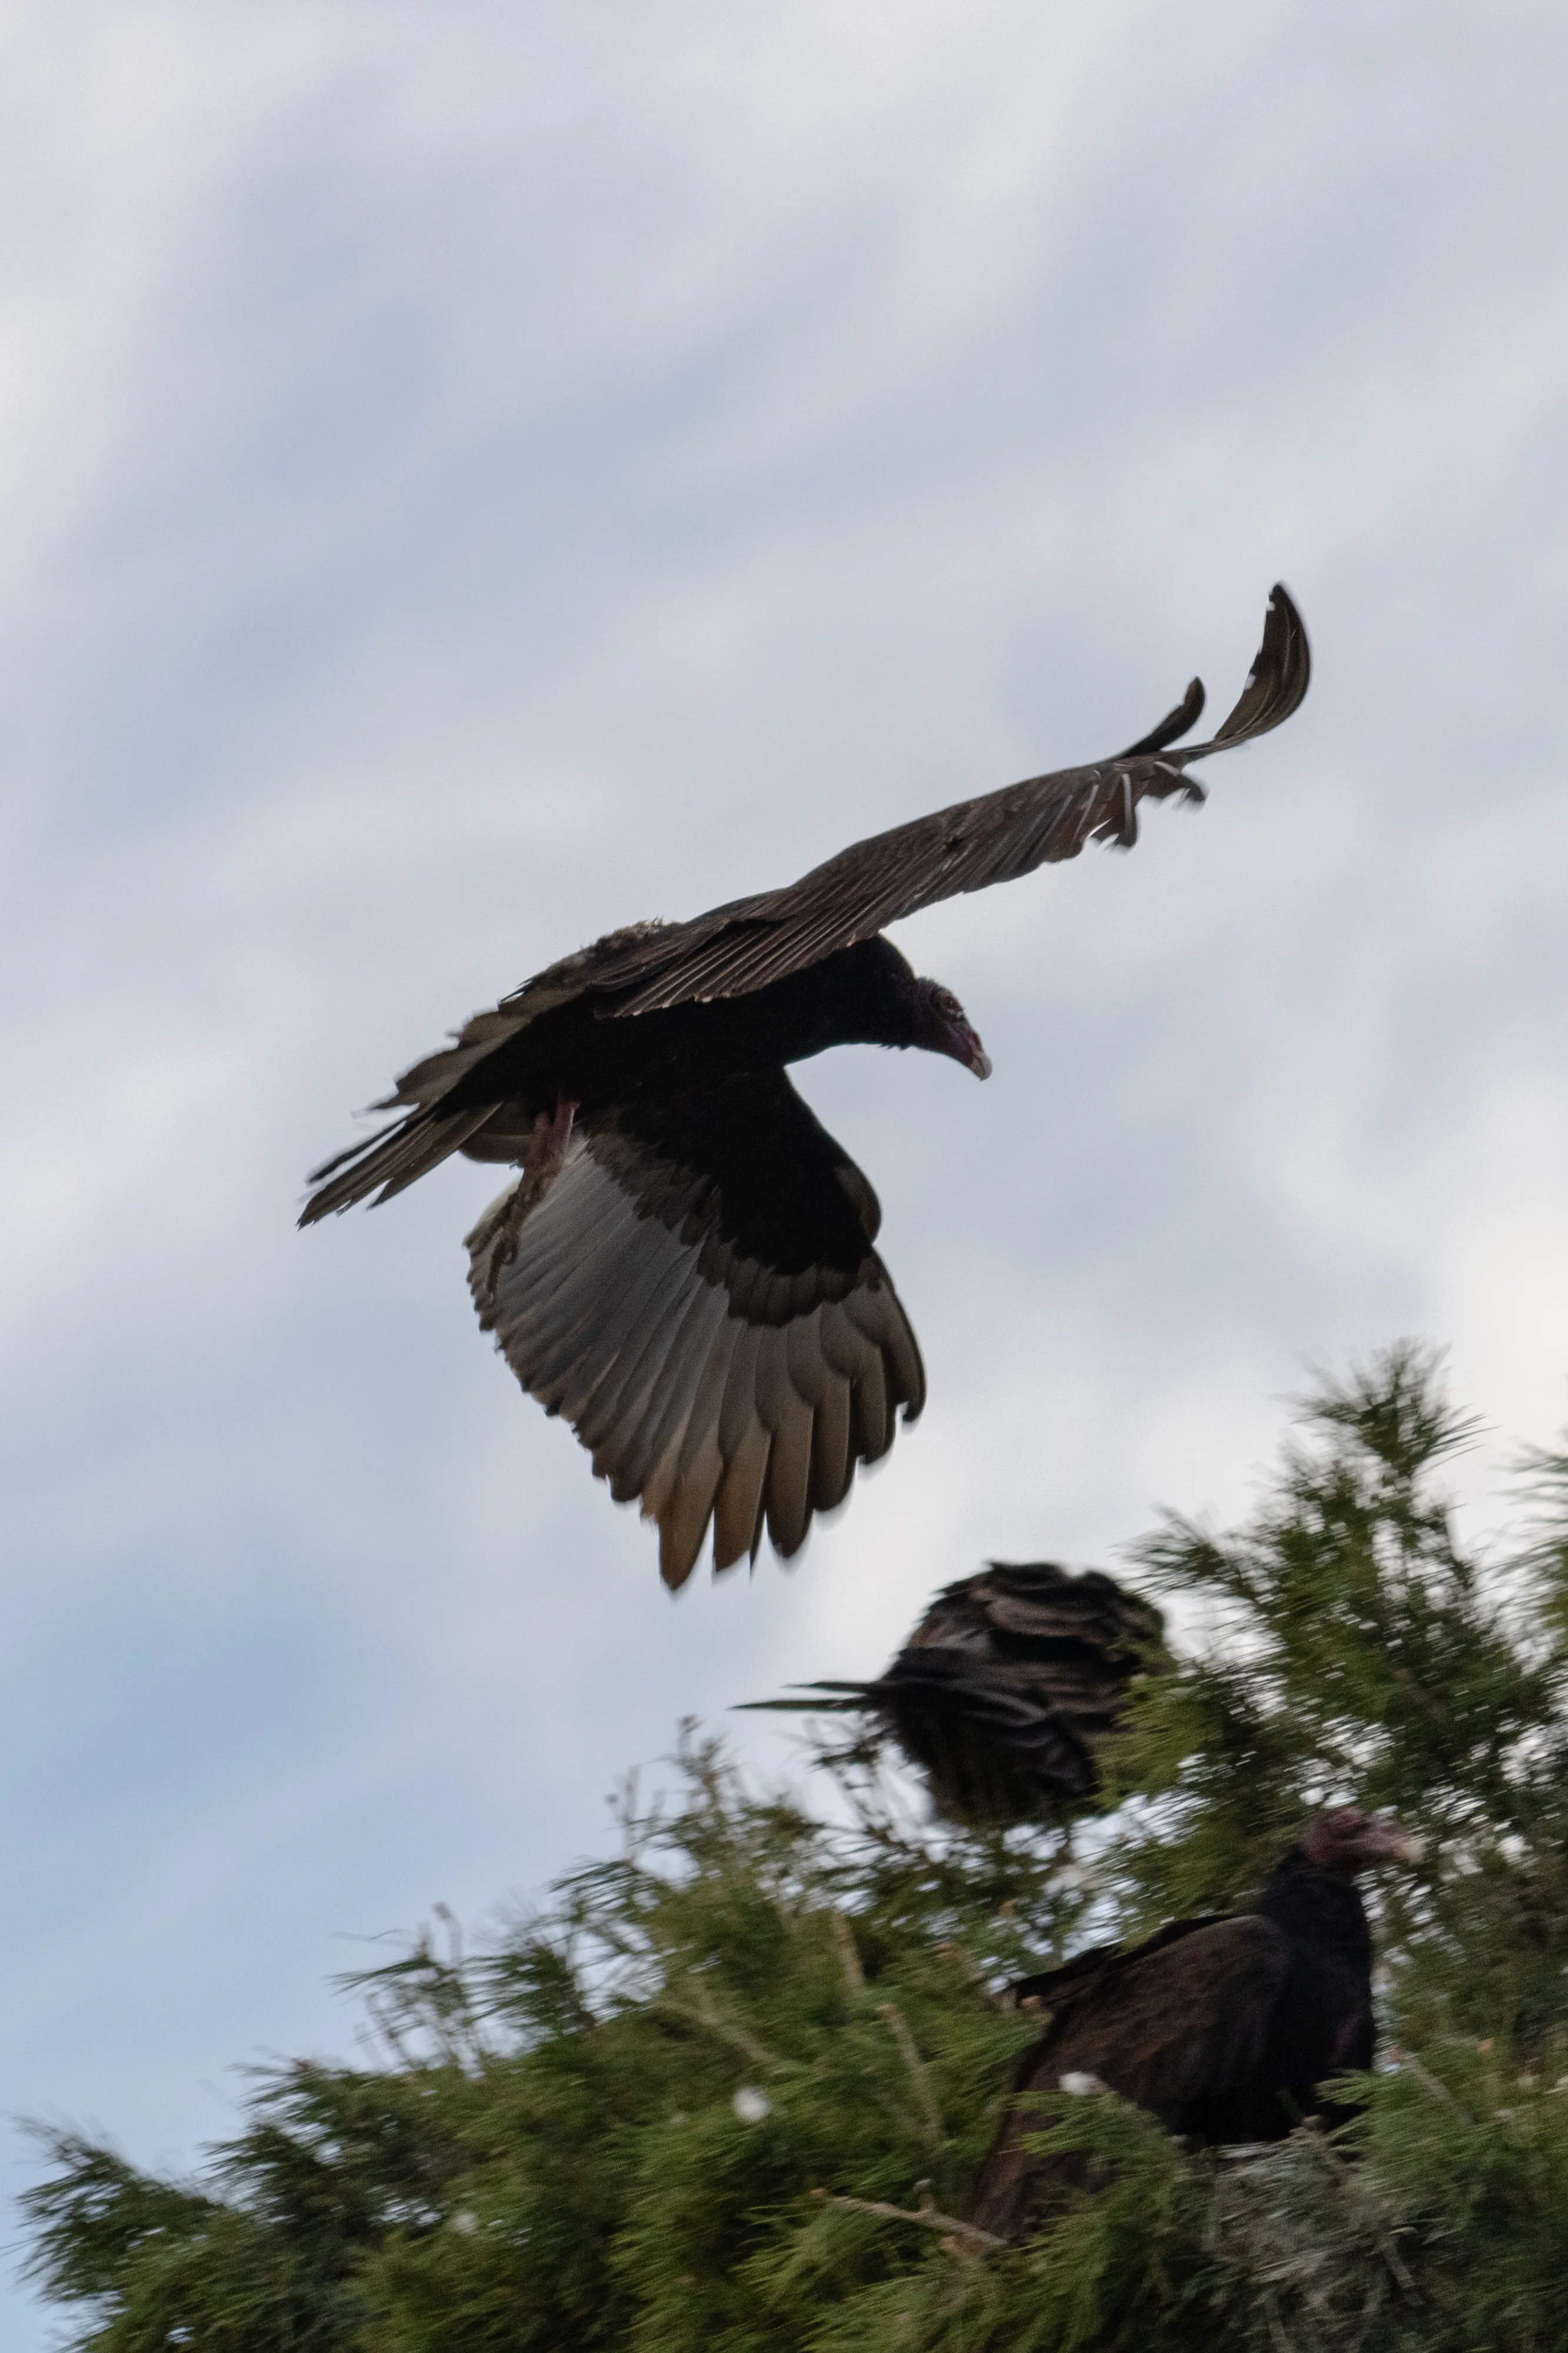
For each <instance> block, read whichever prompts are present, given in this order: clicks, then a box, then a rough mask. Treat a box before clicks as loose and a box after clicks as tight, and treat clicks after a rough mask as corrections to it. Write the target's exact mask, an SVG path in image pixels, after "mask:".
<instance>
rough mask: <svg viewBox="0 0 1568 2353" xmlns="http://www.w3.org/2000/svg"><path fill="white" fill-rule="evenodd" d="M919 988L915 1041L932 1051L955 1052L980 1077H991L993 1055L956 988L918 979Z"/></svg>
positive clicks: (968, 1069)
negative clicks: (982, 1041)
mask: <svg viewBox="0 0 1568 2353" xmlns="http://www.w3.org/2000/svg"><path fill="white" fill-rule="evenodd" d="M915 990H916V994H917V997H918V998H919V1011H918V1017H917V1023H916V1029H915V1039H914V1042H915V1044H916V1045H917V1046H923V1047H924V1048H925V1050H926V1051H927V1052H928V1053H931V1054H951V1055H952V1059H953V1060H954V1061H955V1062H962V1063H963V1067H964V1069H965V1070H966V1071H973V1073H974V1075H975V1077H976V1078H977V1079H988V1078H989V1077H990V1076H991V1057H990V1055H989V1054H988V1053H987V1052H986V1050H985V1049H984V1046H983V1045H982V1044H981V1042H980V1037H979V1033H978V1031H976V1030H975V1029H972V1028H971V1026H970V1020H969V1016H968V1014H967V1013H965V1011H964V1009H963V1006H962V1005H960V1003H959V1001H958V999H957V997H954V995H953V993H952V989H951V988H943V987H942V983H941V981H940V980H918V981H916V983H915Z"/></svg>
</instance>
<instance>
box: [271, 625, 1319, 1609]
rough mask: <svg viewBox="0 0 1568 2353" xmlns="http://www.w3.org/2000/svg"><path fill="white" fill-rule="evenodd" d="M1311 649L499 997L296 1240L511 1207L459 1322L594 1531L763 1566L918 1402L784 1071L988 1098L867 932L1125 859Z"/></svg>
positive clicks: (881, 1273)
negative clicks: (1099, 756) (560, 1449)
mask: <svg viewBox="0 0 1568 2353" xmlns="http://www.w3.org/2000/svg"><path fill="white" fill-rule="evenodd" d="M1308 672H1309V660H1308V650H1307V638H1306V633H1305V631H1304V630H1303V628H1302V627H1301V622H1300V617H1299V616H1298V614H1297V612H1296V609H1295V607H1294V606H1293V605H1292V604H1291V602H1290V599H1289V596H1287V595H1286V593H1285V591H1284V589H1283V588H1276V589H1275V590H1274V592H1273V595H1272V596H1271V598H1270V600H1269V607H1268V617H1267V620H1266V622H1265V625H1264V631H1263V643H1262V646H1261V648H1260V649H1259V651H1258V659H1257V660H1256V662H1255V663H1254V665H1253V669H1252V672H1251V674H1250V676H1249V677H1248V679H1247V685H1246V687H1245V688H1244V690H1243V691H1242V695H1241V699H1240V701H1239V702H1237V706H1236V708H1235V710H1234V711H1233V712H1231V713H1230V716H1229V717H1228V718H1227V719H1226V722H1225V724H1224V725H1223V726H1222V727H1221V728H1220V729H1219V730H1218V732H1217V733H1215V736H1214V737H1213V738H1212V739H1211V740H1210V741H1209V742H1207V743H1203V744H1184V745H1183V746H1182V747H1181V748H1179V749H1173V748H1172V747H1173V745H1174V744H1175V739H1176V738H1177V737H1178V736H1179V735H1182V734H1184V733H1185V732H1186V730H1187V729H1188V728H1189V727H1191V726H1192V725H1193V724H1194V722H1195V720H1196V719H1197V717H1198V714H1199V712H1200V711H1201V710H1202V708H1203V702H1204V691H1203V688H1202V686H1201V685H1200V684H1199V682H1198V681H1196V680H1195V679H1194V681H1193V683H1192V685H1191V686H1190V687H1189V688H1188V689H1187V692H1186V695H1185V697H1184V700H1183V702H1182V703H1181V704H1180V706H1179V707H1178V708H1177V709H1176V710H1174V711H1173V712H1171V713H1170V714H1169V716H1168V717H1167V718H1165V719H1163V720H1162V721H1161V723H1160V724H1159V726H1158V727H1156V728H1154V729H1152V731H1151V733H1149V734H1147V735H1145V736H1143V737H1142V739H1141V740H1140V741H1139V742H1138V743H1136V744H1132V745H1131V746H1130V747H1129V749H1128V750H1127V751H1125V752H1121V753H1118V754H1115V755H1114V756H1112V757H1110V758H1108V759H1105V760H1101V761H1100V762H1099V763H1098V764H1097V765H1094V766H1092V767H1084V768H1068V769H1064V770H1062V771H1061V772H1060V773H1058V774H1057V775H1054V776H1037V777H1034V778H1032V779H1030V780H1029V781H1027V782H1026V783H1024V784H1017V785H1009V786H1005V788H1004V789H1003V790H1002V791H1000V792H994V793H989V794H985V795H983V796H982V797H981V798H979V799H978V800H972V801H962V802H960V803H958V804H957V805H956V806H955V807H952V808H948V809H942V810H939V811H938V812H937V813H936V814H935V815H934V816H931V817H925V818H917V819H916V820H915V821H914V822H913V823H912V824H910V825H902V826H896V827H894V828H893V829H892V830H891V831H890V832H888V833H881V834H877V835H874V836H873V837H872V838H871V839H869V840H867V841H861V842H857V843H856V844H855V845H854V846H853V848H851V849H845V850H841V851H840V852H839V854H838V856H837V858H831V859H829V860H828V861H827V863H826V865H824V866H818V867H816V868H814V869H813V871H811V872H810V873H809V874H807V875H805V876H804V877H803V879H802V880H801V881H798V882H795V883H792V884H790V885H789V887H788V888H787V889H784V890H782V891H771V892H763V893H761V894H760V895H758V896H757V897H755V898H751V899H737V900H734V901H732V902H731V904H730V905H728V906H724V907H716V908H714V909H713V910H712V911H711V913H709V914H706V915H698V916H696V917H694V918H693V919H692V920H691V921H690V922H689V923H634V924H632V925H630V926H629V927H627V928H626V930H623V931H618V932H611V933H609V934H607V935H606V936H605V938H604V939H602V940H598V941H595V944H593V946H591V947H586V948H583V949H580V950H579V951H578V953H577V954H576V955H570V956H566V957H565V958H563V961H562V962H561V963H559V964H555V965H551V966H550V967H549V969H548V970H547V971H544V972H542V973H540V974H538V975H537V976H535V977H534V978H533V979H532V980H530V981H526V982H525V983H524V984H523V986H522V987H521V988H519V989H517V990H515V991H514V992H513V994H512V995H511V996H510V997H503V998H502V1000H501V1002H500V1005H498V1006H497V1007H495V1008H494V1009H493V1010H492V1011H490V1012H488V1013H479V1014H476V1015H475V1016H474V1018H473V1019H472V1020H471V1021H469V1022H468V1024H467V1026H466V1027H465V1028H464V1029H461V1030H459V1031H458V1032H457V1033H456V1042H455V1043H454V1044H452V1045H451V1046H448V1047H447V1048H445V1049H443V1050H441V1051H440V1052H439V1053H436V1054H432V1055H430V1056H429V1057H428V1058H427V1059H426V1060H424V1061H422V1062H416V1064H415V1065H414V1067H413V1069H412V1070H410V1071H405V1073H404V1075H403V1077H402V1078H401V1079H400V1080H399V1081H398V1082H397V1085H396V1088H395V1091H394V1092H393V1093H392V1094H391V1095H389V1096H387V1097H386V1098H385V1100H384V1103H382V1104H380V1105H379V1106H378V1108H380V1109H382V1110H394V1111H397V1112H400V1113H402V1114H403V1116H402V1117H401V1118H400V1119H398V1120H397V1122H396V1123H395V1124H394V1125H393V1126H391V1127H390V1128H386V1129H384V1130H382V1131H381V1132H380V1133H379V1134H375V1135H374V1136H371V1137H368V1138H367V1139H365V1140H364V1141H363V1142H362V1143H359V1144H355V1145H351V1146H350V1147H349V1149H348V1150H347V1151H346V1152H342V1153H340V1154H339V1155H337V1157H336V1158H335V1159H332V1160H329V1161H327V1162H326V1163H325V1164H324V1166H321V1167H320V1168H318V1169H316V1170H315V1171H314V1173H313V1175H312V1176H311V1179H310V1181H311V1183H312V1184H313V1185H314V1186H315V1187H316V1190H315V1191H314V1192H313V1193H312V1194H311V1195H310V1199H309V1201H308V1202H307V1203H306V1206H305V1209H304V1213H303V1216H302V1218H301V1220H300V1222H301V1224H305V1225H309V1224H310V1223H312V1222H313V1221H314V1220H315V1219H318V1218H324V1217H325V1216H327V1215H328V1213H329V1212H330V1211H332V1210H337V1209H346V1208H348V1207H349V1205H350V1204H351V1203H352V1202H354V1201H359V1200H363V1198H365V1197H366V1196H367V1195H369V1194H374V1196H375V1198H377V1199H378V1200H383V1201H384V1200H386V1199H388V1198H390V1197H391V1196H392V1195H393V1194H394V1193H400V1192H401V1191H402V1190H403V1188H404V1187H405V1186H407V1185H412V1184H413V1183H414V1181H415V1179H416V1177H419V1176H424V1175H425V1173H426V1170H427V1169H431V1168H434V1167H435V1166H437V1164H438V1163H439V1162H440V1161H443V1160H445V1159H446V1158H447V1156H448V1155H449V1154H451V1153H454V1152H462V1153H466V1154H467V1155H468V1157H469V1158H470V1159H475V1160H496V1161H510V1162H511V1163H513V1164H514V1165H516V1166H519V1167H520V1168H521V1171H522V1175H521V1179H520V1181H519V1182H518V1183H517V1184H515V1185H514V1186H513V1187H511V1188H510V1191H509V1192H508V1193H506V1194H504V1195H503V1196H502V1197H501V1198H500V1199H499V1200H497V1201H496V1202H495V1203H494V1204H493V1206H492V1207H491V1208H489V1210H488V1211H487V1212H486V1214H485V1215H484V1217H482V1218H481V1219H480V1220H479V1224H478V1225H477V1226H476V1227H475V1229H474V1230H473V1232H472V1233H471V1234H470V1235H469V1236H468V1252H469V1262H470V1271H469V1282H470V1285H471V1287H472V1290H473V1293H474V1298H475V1302H476V1303H477V1305H478V1308H479V1318H480V1322H481V1323H482V1324H483V1325H484V1326H485V1328H486V1329H487V1330H491V1331H493V1332H494V1333H495V1335H496V1338H497V1342H498V1345H500V1348H501V1350H502V1351H503V1353H504V1354H505V1356H506V1358H507V1361H508V1363H509V1364H510V1366H511V1368H512V1370H513V1372H514V1373H515V1374H516V1375H517V1377H518V1379H519V1380H520V1381H521V1384H522V1386H523V1388H525V1389H527V1390H528V1392H529V1393H530V1395H531V1396H532V1397H536V1398H538V1399H539V1400H540V1402H541V1403H542V1405H543V1406H544V1408H545V1409H546V1411H547V1412H550V1413H560V1414H563V1415H564V1416H565V1418H566V1419H567V1420H568V1421H569V1422H570V1423H571V1425H572V1427H573V1429H574V1430H575V1431H576V1433H577V1436H578V1437H579V1439H580V1440H582V1442H583V1444H584V1446H585V1447H587V1448H588V1450H589V1451H590V1452H591V1453H592V1455H593V1458H594V1469H595V1473H596V1474H597V1475H598V1476H599V1477H600V1478H604V1479H607V1480H608V1481H609V1482H610V1492H611V1493H612V1494H613V1495H614V1496H615V1497H616V1501H617V1502H619V1503H626V1502H629V1501H630V1500H631V1499H632V1498H633V1497H637V1498H638V1499H639V1500H640V1502H641V1505H642V1510H643V1514H644V1516H645V1518H648V1519H652V1520H655V1521H657V1522H658V1530H659V1566H660V1568H661V1570H662V1572H663V1575H664V1577H665V1580H666V1582H667V1583H668V1585H670V1586H671V1587H676V1586H679V1585H681V1584H683V1583H684V1582H685V1580H686V1578H687V1577H689V1574H690V1572H691V1569H692V1567H693V1566H694V1565H695V1563H696V1560H697V1556H698V1554H699V1552H700V1549H701V1546H702V1540H703V1537H704V1535H705V1534H706V1533H707V1530H708V1527H709V1525H710V1523H711V1525H712V1528H713V1562H714V1567H715V1568H727V1567H730V1565H731V1563H732V1562H734V1561H737V1560H739V1559H740V1558H741V1556H742V1554H746V1553H749V1554H750V1555H751V1556H752V1557H753V1558H755V1556H756V1552H757V1548H758V1546H759V1545H760V1543H761V1541H762V1535H763V1526H764V1525H766V1527H767V1530H768V1534H769V1535H770V1536H771V1537H772V1539H773V1546H774V1549H775V1550H776V1551H777V1552H779V1553H780V1554H781V1555H783V1556H784V1557H785V1558H787V1557H788V1556H789V1555H790V1554H792V1553H794V1552H795V1551H796V1550H797V1549H798V1547H799V1546H800V1545H801V1543H802V1541H803V1540H804V1538H805V1533H806V1530H807V1528H808V1527H809V1526H810V1525H811V1518H812V1514H813V1513H814V1512H816V1511H826V1510H829V1509H831V1507H832V1506H833V1505H834V1504H840V1503H842V1502H843V1500H844V1497H845V1495H846V1494H847V1492H848V1488H849V1482H850V1481H851V1479H852V1478H853V1476H854V1473H855V1469H856V1465H857V1464H858V1463H860V1462H874V1461H876V1460H877V1459H878V1457H879V1456H880V1455H882V1454H885V1453H886V1452H887V1451H888V1449H889V1446H890V1445H891V1443H892V1440H893V1425H894V1418H895V1415H896V1414H897V1412H898V1409H900V1407H901V1408H902V1409H903V1416H904V1419H905V1420H906V1421H912V1420H913V1419H915V1417H916V1415H917V1414H918V1413H919V1412H920V1410H921V1406H922V1404H923V1403H924V1400H925V1374H924V1371H923V1369H922V1367H921V1355H920V1349H919V1347H918V1346H917V1345H916V1342H915V1335H914V1333H913V1332H912V1330H911V1329H910V1322H909V1318H908V1317H907V1315H906V1314H905V1313H904V1310H903V1308H902V1306H901V1305H900V1301H899V1296H898V1293H897V1292H896V1291H895V1290H894V1288H893V1284H892V1280H891V1277H890V1276H889V1272H888V1270H887V1268H886V1267H885V1266H884V1265H883V1263H882V1261H881V1260H880V1259H879V1257H878V1255H877V1252H876V1250H875V1249H874V1247H873V1244H874V1242H875V1240H876V1236H877V1228H878V1225H879V1220H880V1215H881V1213H880V1210H879V1208H878V1204H877V1197H876V1195H875V1193H874V1192H873V1191H872V1189H871V1187H870V1186H869V1184H868V1182H867V1180H866V1178H865V1177H864V1176H862V1175H861V1173H860V1171H859V1169H858V1168H857V1167H856V1166H855V1164H854V1162H853V1161H852V1160H851V1159H850V1157H849V1155H848V1154H847V1152H845V1151H844V1149H843V1147H842V1146H841V1145H838V1144H837V1143H836V1142H835V1141H834V1139H833V1137H832V1136H830V1135H829V1134H827V1133H826V1130H825V1129H824V1128H823V1127H822V1126H821V1125H820V1124H818V1122H817V1121H816V1119H815V1118H814V1117H813V1115H812V1113H811V1112H810V1111H809V1110H808V1109H807V1107H806V1105H805V1103H803V1102H802V1101H801V1098H800V1097H799V1095H797V1094H796V1092H795V1089H794V1087H793V1086H792V1085H791V1083H790V1081H789V1078H788V1076H787V1074H786V1073H787V1066H788V1065H789V1064H790V1063H792V1062H799V1061H804V1060H806V1059H807V1058H808V1057H809V1056H811V1055H813V1054H820V1053H821V1052H822V1051H823V1050H824V1049H825V1048H826V1047H829V1046H840V1045H852V1044H856V1043H863V1044H868V1045H876V1046H921V1047H924V1048H925V1049H926V1050H928V1051H929V1052H931V1053H937V1054H947V1055H951V1056H952V1059H953V1060H955V1061H958V1062H962V1063H963V1066H964V1067H965V1069H966V1070H970V1071H973V1072H974V1074H975V1076H976V1077H977V1078H982V1079H983V1078H985V1077H987V1076H988V1075H989V1073H990V1070H991V1064H990V1061H989V1060H988V1058H987V1056H986V1054H985V1050H984V1047H983V1046H982V1045H981V1042H980V1039H979V1038H978V1037H977V1036H976V1034H975V1032H974V1030H973V1028H972V1027H971V1026H970V1023H969V1021H968V1019H967V1018H966V1017H965V1014H964V1011H963V1007H962V1006H961V1005H960V1004H959V1002H958V1000H957V998H956V997H953V996H952V993H951V992H950V991H949V990H947V989H945V988H942V987H939V986H938V984H937V983H936V982H935V981H934V980H921V979H917V978H916V976H915V975H914V973H913V972H912V971H911V970H910V966H909V965H908V964H907V963H906V962H905V960H904V958H903V957H902V956H901V955H900V953H899V951H898V949H897V948H895V947H894V946H893V945H892V944H891V943H890V942H889V941H888V940H885V939H883V938H882V937H881V936H880V934H881V932H882V929H883V926H884V925H885V924H888V923H895V922H897V921H898V920H899V919H900V917H902V916H905V915H912V914H913V913H915V912H916V910H917V909H918V908H921V907H929V906H931V904H933V903H934V902H936V901H937V900H939V899H947V898H951V897H952V896H953V894H954V893H955V892H963V891H979V890H983V889H984V887H985V886H986V885H987V884H988V883H992V882H1005V881H1010V880H1011V879H1012V878H1013V877H1014V876H1016V875H1020V874H1027V873H1029V872H1030V871H1032V870H1033V869H1034V868H1035V867H1037V866H1039V865H1042V864H1044V863H1046V862H1047V861H1048V860H1059V859H1064V858H1073V857H1076V856H1077V854H1078V852H1079V850H1080V849H1082V847H1083V845H1084V843H1085V842H1086V841H1091V840H1105V841H1115V842H1120V843H1121V844H1122V845H1123V847H1131V843H1132V842H1133V841H1134V840H1135V839H1136V837H1137V828H1138V804H1139V803H1140V801H1143V800H1163V799H1165V798H1167V797H1169V796H1171V795H1173V794H1174V795H1177V796H1178V797H1181V798H1183V799H1184V800H1187V801H1192V802H1196V801H1201V800H1202V798H1203V792H1202V788H1201V787H1200V786H1198V785H1196V784H1194V782H1192V781H1191V780H1190V779H1189V777H1188V776H1187V773H1186V772H1187V769H1188V768H1189V767H1190V765H1192V763H1193V762H1194V760H1197V759H1201V758H1202V757H1203V756H1204V754H1205V753H1210V752H1221V751H1228V750H1229V749H1231V748H1232V747H1233V746H1234V745H1236V744H1245V743H1247V742H1248V741H1249V740H1250V738H1252V737H1253V736H1255V735H1262V734H1265V733H1267V732H1268V730H1269V729H1270V728H1272V727H1278V726H1279V723H1280V722H1281V721H1282V720H1284V719H1287V718H1289V714H1290V713H1291V712H1293V711H1294V710H1295V709H1296V707H1297V705H1298V704H1299V703H1300V700H1301V698H1302V696H1303V695H1304V694H1305V693H1306V691H1307V681H1308Z"/></svg>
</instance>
